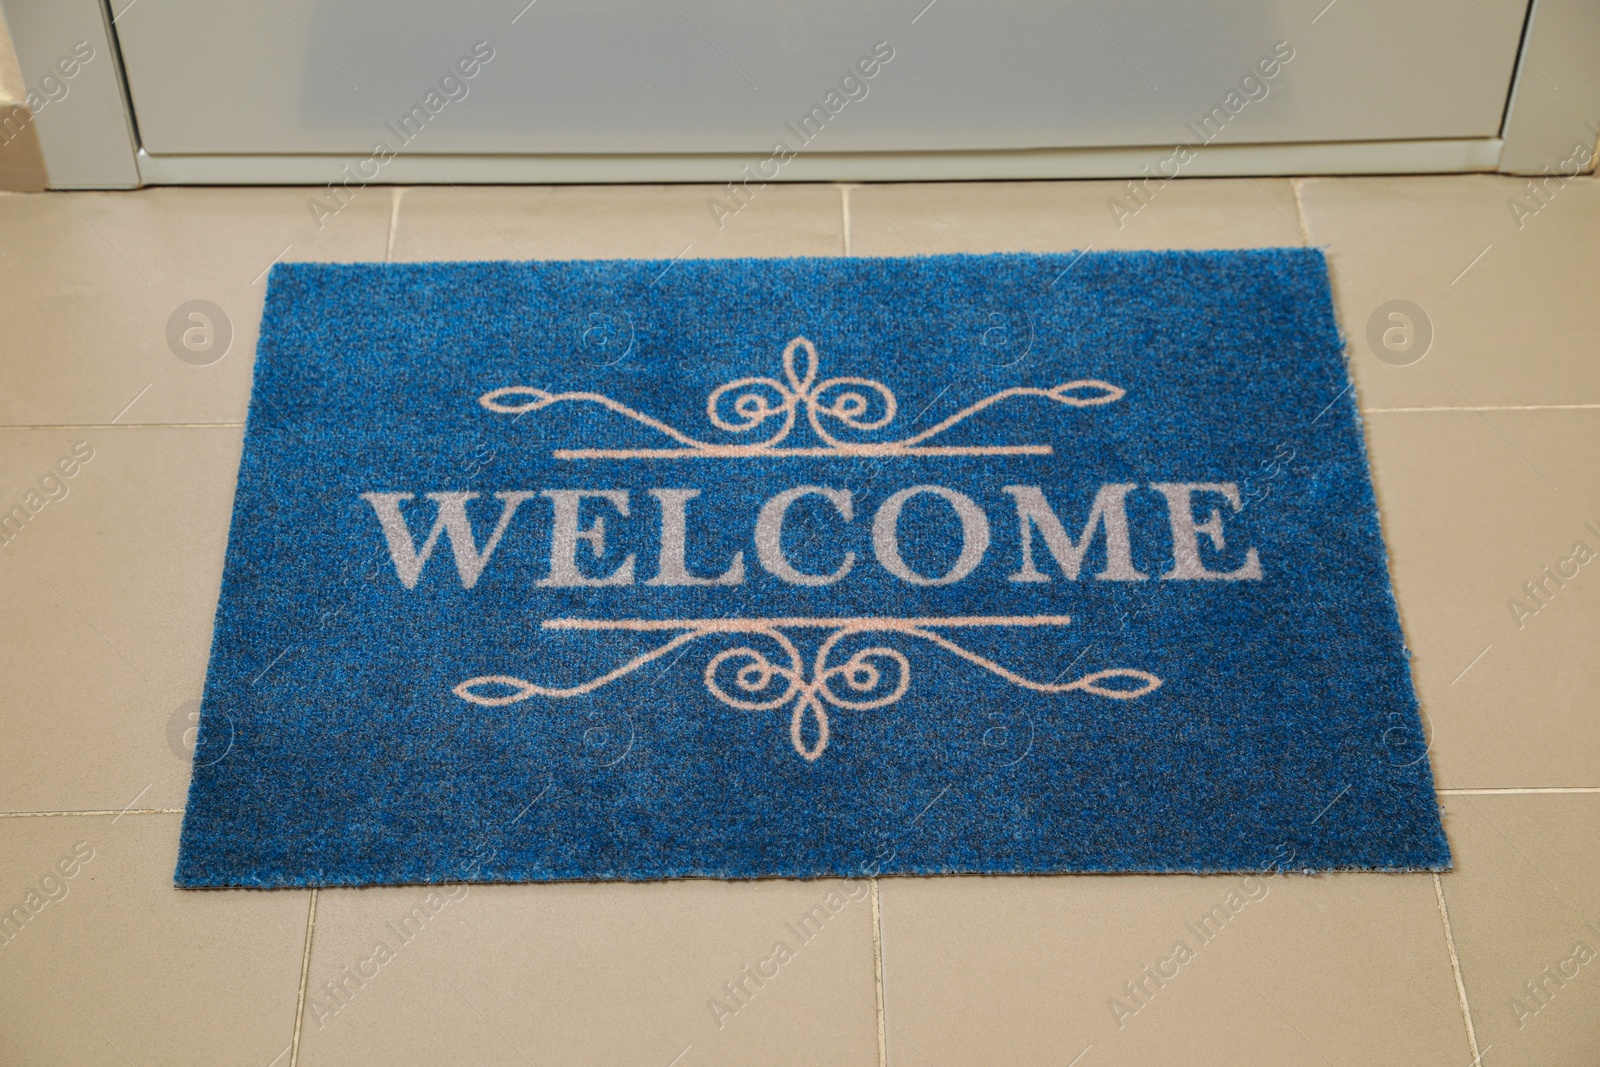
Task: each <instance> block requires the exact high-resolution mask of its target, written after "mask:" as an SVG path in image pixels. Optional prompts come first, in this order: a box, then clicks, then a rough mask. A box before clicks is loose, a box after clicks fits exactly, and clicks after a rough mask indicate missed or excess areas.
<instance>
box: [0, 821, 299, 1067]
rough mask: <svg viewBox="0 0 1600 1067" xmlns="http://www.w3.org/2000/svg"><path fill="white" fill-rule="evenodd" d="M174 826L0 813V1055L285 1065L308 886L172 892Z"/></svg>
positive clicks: (9, 1059) (89, 1066)
mask: <svg viewBox="0 0 1600 1067" xmlns="http://www.w3.org/2000/svg"><path fill="white" fill-rule="evenodd" d="M178 823H179V818H178V816H176V815H123V816H120V817H113V816H51V817H44V818H0V871H3V872H4V878H3V880H0V892H3V893H4V896H3V897H0V909H3V914H0V1000H3V1001H4V1004H5V1010H4V1011H0V1063H6V1064H18V1065H22V1064H45V1063H70V1064H75V1065H82V1067H96V1065H102V1064H103V1065H106V1067H112V1065H116V1067H126V1065H127V1064H140V1065H143V1064H158V1063H159V1064H170V1065H174V1067H176V1065H179V1064H203V1065H205V1067H212V1065H215V1064H222V1063H239V1064H268V1063H277V1064H279V1065H282V1064H286V1063H288V1056H287V1052H288V1049H289V1043H290V1041H291V1039H292V1037H293V1034H294V1012H295V1001H296V997H297V993H298V989H299V980H300V962H301V958H302V955H303V953H304V950H305V926H306V910H307V903H308V900H309V897H310V894H309V893H305V892H274V893H249V892H240V891H223V892H215V891H207V892H198V893H182V892H178V891H177V890H175V889H173V888H172V866H173V863H174V861H175V860H176V858H177V847H178ZM274 1057H277V1058H276V1059H274Z"/></svg>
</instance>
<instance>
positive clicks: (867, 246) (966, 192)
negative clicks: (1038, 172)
mask: <svg viewBox="0 0 1600 1067" xmlns="http://www.w3.org/2000/svg"><path fill="white" fill-rule="evenodd" d="M1144 201H1145V202H1144V204H1143V206H1139V205H1138V201H1136V200H1134V199H1132V198H1131V196H1130V194H1129V192H1128V189H1127V183H1126V182H1111V181H1089V182H951V183H945V184H921V185H867V186H860V185H856V186H852V187H851V191H850V250H851V251H852V252H853V253H854V254H856V255H858V256H911V255H922V254H930V255H931V254H934V253H938V252H1071V251H1077V250H1080V249H1094V250H1097V251H1105V250H1111V249H1152V248H1191V249H1198V248H1251V247H1261V246H1277V247H1281V246H1285V245H1301V244H1304V243H1305V241H1304V239H1303V238H1302V237H1301V235H1300V229H1299V225H1298V222H1297V216H1296V208H1295V199H1294V189H1293V187H1292V186H1291V185H1290V183H1289V182H1287V181H1282V180H1275V179H1271V178H1254V179H1230V180H1220V181H1174V182H1169V183H1167V184H1166V185H1165V186H1164V187H1161V188H1159V189H1155V190H1154V191H1153V192H1151V193H1149V194H1148V195H1147V196H1145V197H1144ZM1119 205H1120V210H1118V206H1119ZM1134 208H1137V211H1134V210H1133V209H1134ZM1128 212H1132V213H1128Z"/></svg>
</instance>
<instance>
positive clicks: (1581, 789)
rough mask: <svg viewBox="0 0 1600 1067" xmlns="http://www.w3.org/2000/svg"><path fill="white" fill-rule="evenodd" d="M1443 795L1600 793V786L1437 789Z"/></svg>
mask: <svg viewBox="0 0 1600 1067" xmlns="http://www.w3.org/2000/svg"><path fill="white" fill-rule="evenodd" d="M1435 792H1437V793H1438V794H1439V795H1440V796H1442V797H1490V796H1515V795H1519V794H1524V793H1600V786H1594V785H1574V786H1565V785H1541V786H1533V787H1530V788H1527V789H1519V788H1516V787H1512V786H1507V787H1499V788H1496V787H1491V788H1485V789H1439V790H1435Z"/></svg>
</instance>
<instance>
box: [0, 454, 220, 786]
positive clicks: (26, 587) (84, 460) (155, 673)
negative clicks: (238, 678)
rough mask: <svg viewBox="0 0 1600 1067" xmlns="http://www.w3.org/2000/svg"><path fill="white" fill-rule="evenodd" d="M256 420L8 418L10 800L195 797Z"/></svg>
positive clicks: (3, 761)
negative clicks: (199, 728)
mask: <svg viewBox="0 0 1600 1067" xmlns="http://www.w3.org/2000/svg"><path fill="white" fill-rule="evenodd" d="M242 433H243V431H241V430H238V429H194V428H175V427H114V428H93V429H80V430H18V429H0V511H3V513H0V523H3V524H4V525H3V526H0V602H3V603H4V604H5V605H6V610H5V611H3V612H0V677H3V678H4V679H5V680H6V695H5V701H4V705H5V723H6V743H5V745H3V746H0V811H60V810H83V809H89V810H103V809H112V810H121V809H122V808H123V807H124V806H125V805H127V804H129V803H130V802H134V801H135V800H137V806H139V807H156V808H167V807H182V806H183V802H184V796H185V794H186V792H187V789H188V779H189V761H190V748H191V746H192V744H193V742H194V737H193V734H192V733H190V734H189V735H188V736H187V737H186V735H185V732H186V731H188V730H190V729H191V728H192V726H193V721H192V719H191V715H192V713H193V712H194V711H195V710H196V708H197V705H198V701H199V699H200V692H201V688H202V686H203V684H204V679H205V669H206V656H207V653H208V652H209V650H210V647H211V620H212V616H213V614H214V612H215V611H216V603H217V593H218V589H219V588H220V585H221V580H222V559H223V552H224V547H225V544H226V540H227V532H228V517H229V514H230V512H231V510H232V505H233V486H234V479H235V476H236V474H237V472H238V467H239V447H240V442H241V439H242ZM63 471H71V472H72V473H71V476H70V477H69V476H66V475H64V474H63V473H62V472H63ZM52 496H53V497H55V499H52ZM30 509H35V511H34V513H33V514H31V515H30ZM24 516H26V519H25V520H24V518H23V517H24Z"/></svg>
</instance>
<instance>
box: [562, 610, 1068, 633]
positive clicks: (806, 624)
mask: <svg viewBox="0 0 1600 1067" xmlns="http://www.w3.org/2000/svg"><path fill="white" fill-rule="evenodd" d="M1071 622H1072V618H1071V616H1068V615H952V616H950V617H948V618H932V617H928V618H909V619H896V618H882V619H878V618H859V617H857V618H845V617H838V616H820V617H815V618H813V617H809V616H796V617H790V618H774V619H546V620H545V621H544V627H545V629H547V630H633V631H659V630H700V631H703V632H705V633H737V634H743V633H756V632H759V631H762V630H782V629H818V630H920V629H932V628H935V627H940V626H1068V625H1070V624H1071Z"/></svg>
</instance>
